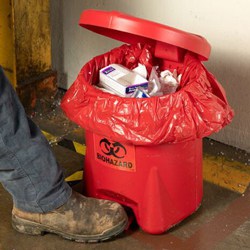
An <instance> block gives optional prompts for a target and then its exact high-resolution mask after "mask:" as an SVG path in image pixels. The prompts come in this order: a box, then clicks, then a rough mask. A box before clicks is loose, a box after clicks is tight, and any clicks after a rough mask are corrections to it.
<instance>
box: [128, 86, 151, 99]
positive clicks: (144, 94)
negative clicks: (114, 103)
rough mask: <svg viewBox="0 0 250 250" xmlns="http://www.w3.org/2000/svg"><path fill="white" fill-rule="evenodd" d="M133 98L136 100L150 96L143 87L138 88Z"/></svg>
mask: <svg viewBox="0 0 250 250" xmlns="http://www.w3.org/2000/svg"><path fill="white" fill-rule="evenodd" d="M131 97H134V98H148V97H150V96H149V94H148V93H147V92H146V91H145V90H144V89H143V88H141V87H138V88H137V89H136V90H135V92H134V93H133V94H132V96H131Z"/></svg>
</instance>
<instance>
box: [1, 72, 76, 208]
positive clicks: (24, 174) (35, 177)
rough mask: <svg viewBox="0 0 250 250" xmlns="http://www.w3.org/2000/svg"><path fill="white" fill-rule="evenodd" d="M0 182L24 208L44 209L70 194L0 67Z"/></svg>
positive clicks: (44, 140)
mask: <svg viewBox="0 0 250 250" xmlns="http://www.w3.org/2000/svg"><path fill="white" fill-rule="evenodd" d="M0 182H1V183H2V185H3V187H4V188H5V189H6V190H7V191H8V192H9V193H10V194H11V195H12V197H13V202H14V205H15V206H16V207H17V208H19V209H21V210H24V211H27V212H38V213H43V212H48V211H51V210H53V209H55V208H57V207H59V206H61V205H63V204H64V203H65V202H66V201H67V200H68V199H69V197H70V195H71V192H72V190H71V188H70V187H69V186H68V184H67V183H66V182H65V181H64V176H63V171H62V169H61V168H60V167H59V166H58V164H57V162H56V159H55V157H54V155H53V153H52V151H51V148H50V145H49V143H48V142H47V140H46V138H45V137H44V136H43V134H42V133H41V131H40V130H39V128H38V127H37V126H36V125H35V124H34V123H33V122H32V121H31V120H30V119H29V118H28V117H27V116H26V114H25V111H24V108H23V106H22V104H21V103H20V101H19V99H18V97H17V95H16V92H15V90H14V89H13V88H12V86H11V84H10V83H9V81H8V80H7V78H6V77H5V75H4V72H3V70H2V68H1V67H0Z"/></svg>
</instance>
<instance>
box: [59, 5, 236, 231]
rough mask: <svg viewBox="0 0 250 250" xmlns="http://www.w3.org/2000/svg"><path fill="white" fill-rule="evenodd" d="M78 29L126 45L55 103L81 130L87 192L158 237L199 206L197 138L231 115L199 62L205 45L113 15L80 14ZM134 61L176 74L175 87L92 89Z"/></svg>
mask: <svg viewBox="0 0 250 250" xmlns="http://www.w3.org/2000/svg"><path fill="white" fill-rule="evenodd" d="M80 25H81V26H82V27H84V28H86V29H89V30H91V31H94V32H96V33H98V34H101V35H105V36H108V37H111V38H114V39H117V40H119V41H123V42H125V43H127V44H124V45H122V46H121V47H119V48H115V49H113V50H112V51H110V52H107V53H105V54H103V55H100V56H97V57H95V58H93V59H92V60H90V61H89V62H88V63H87V64H86V65H84V66H83V68H82V70H81V71H80V73H79V75H78V77H77V79H76V81H75V82H74V84H73V85H72V86H71V87H70V88H69V90H68V91H67V92H66V94H65V96H64V98H63V100H62V102H61V107H62V109H63V110H64V112H65V113H66V115H67V116H68V117H69V118H70V119H71V120H73V121H75V122H76V123H78V124H79V125H81V126H82V127H83V128H85V130H86V146H87V151H86V156H85V166H84V183H85V187H86V191H87V194H88V195H89V196H92V197H97V198H104V199H110V200H113V201H117V202H119V203H121V204H122V205H124V206H126V207H129V208H131V209H132V211H133V213H134V215H135V217H136V220H137V222H138V224H139V226H140V227H141V228H142V229H143V230H144V231H145V232H148V233H152V234H160V233H163V232H165V231H166V230H168V229H169V228H171V227H173V226H174V225H176V224H177V223H179V222H180V221H182V220H183V219H184V218H186V217H187V216H189V215H191V214H192V213H194V212H195V211H196V210H197V209H198V207H199V206H200V204H201V200H202V189H203V188H202V187H203V184H202V138H203V137H204V136H208V135H210V134H211V133H213V132H217V131H219V130H220V129H221V128H222V127H224V126H225V125H227V124H228V123H229V122H230V121H231V120H232V117H233V111H232V109H231V108H230V106H229V105H228V102H227V100H226V96H225V93H224V90H223V88H222V87H221V85H220V84H219V83H218V82H217V81H216V79H215V78H214V77H213V75H212V74H211V73H209V72H208V71H207V70H206V69H205V67H204V66H203V65H202V63H201V61H203V60H207V59H208V58H209V54H210V45H209V44H208V42H207V41H206V40H205V39H204V38H203V37H201V36H198V35H194V34H190V33H187V32H184V31H180V30H177V29H174V28H171V27H169V26H166V25H162V24H159V23H155V22H151V21H148V20H144V19H139V18H136V17H132V16H129V15H126V14H123V13H120V12H115V11H111V12H108V11H100V10H86V11H84V12H83V13H82V15H81V17H80ZM97 39H98V37H97ZM138 62H140V63H142V64H145V65H146V67H147V68H150V66H152V65H153V64H154V63H158V64H160V65H161V68H162V69H178V71H180V72H181V73H182V80H181V88H180V89H179V90H178V91H177V92H176V93H174V94H170V95H166V96H160V97H151V98H142V99H136V98H123V97H119V96H115V95H112V94H109V93H105V92H102V91H100V90H99V89H96V88H95V87H94V85H95V84H97V83H98V80H99V79H98V73H99V70H100V69H101V68H103V67H104V66H107V65H109V64H111V63H119V64H123V65H124V66H126V67H128V68H133V67H135V66H137V64H138Z"/></svg>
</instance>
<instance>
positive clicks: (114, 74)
mask: <svg viewBox="0 0 250 250" xmlns="http://www.w3.org/2000/svg"><path fill="white" fill-rule="evenodd" d="M99 78H100V82H99V85H100V86H101V87H104V88H106V89H108V90H111V91H113V92H114V93H115V94H117V95H119V96H122V97H130V96H131V94H132V93H134V92H135V90H136V89H137V88H138V87H141V88H143V89H148V81H147V79H145V78H144V77H142V76H141V75H139V74H137V73H135V72H133V71H132V70H129V69H128V68H126V67H124V66H122V65H119V64H111V65H108V66H107V67H104V68H102V69H101V70H100V71H99Z"/></svg>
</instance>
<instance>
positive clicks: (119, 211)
mask: <svg viewBox="0 0 250 250" xmlns="http://www.w3.org/2000/svg"><path fill="white" fill-rule="evenodd" d="M126 225H127V215H126V213H125V211H124V209H123V208H122V206H121V205H119V204H118V203H115V202H111V201H106V200H98V199H93V198H87V197H84V196H82V195H80V194H79V193H77V192H75V191H73V192H72V195H71V197H70V199H69V200H68V202H67V203H65V204H64V205H63V206H61V207H59V208H57V209H55V210H53V211H51V212H48V213H44V214H43V213H29V212H24V211H21V210H19V209H17V208H16V207H14V208H13V211H12V226H13V227H14V229H16V230H17V231H18V232H20V233H26V234H32V235H43V234H44V233H46V232H49V233H55V234H58V235H60V236H62V237H63V238H65V239H69V240H74V241H78V242H99V241H104V240H108V239H110V238H112V237H114V236H116V235H118V234H119V233H121V232H122V231H123V230H124V229H125V227H126Z"/></svg>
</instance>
